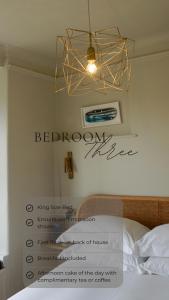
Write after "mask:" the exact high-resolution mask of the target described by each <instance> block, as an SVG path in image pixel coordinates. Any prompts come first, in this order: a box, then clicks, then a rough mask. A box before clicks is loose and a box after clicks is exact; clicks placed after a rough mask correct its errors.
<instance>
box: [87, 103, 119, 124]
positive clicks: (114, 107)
mask: <svg viewBox="0 0 169 300" xmlns="http://www.w3.org/2000/svg"><path fill="white" fill-rule="evenodd" d="M81 118H82V127H83V128H90V127H98V126H109V125H115V124H121V112H120V105H119V102H118V101H114V102H111V103H106V104H99V105H93V106H88V107H82V108H81Z"/></svg>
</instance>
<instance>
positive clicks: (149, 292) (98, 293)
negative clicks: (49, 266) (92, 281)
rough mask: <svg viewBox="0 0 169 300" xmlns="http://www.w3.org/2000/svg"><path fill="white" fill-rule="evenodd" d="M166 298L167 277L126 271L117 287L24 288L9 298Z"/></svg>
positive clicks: (73, 299)
mask: <svg viewBox="0 0 169 300" xmlns="http://www.w3.org/2000/svg"><path fill="white" fill-rule="evenodd" d="M57 299H58V300H61V299H62V300H86V299H88V300H109V299H110V300H111V299H113V300H168V299H169V279H168V278H167V277H162V276H156V275H139V274H133V273H126V274H125V275H124V281H123V284H122V285H121V286H120V287H118V288H99V289H94V288H26V289H24V290H22V291H21V292H19V293H18V294H16V295H14V296H12V297H11V298H10V300H57Z"/></svg>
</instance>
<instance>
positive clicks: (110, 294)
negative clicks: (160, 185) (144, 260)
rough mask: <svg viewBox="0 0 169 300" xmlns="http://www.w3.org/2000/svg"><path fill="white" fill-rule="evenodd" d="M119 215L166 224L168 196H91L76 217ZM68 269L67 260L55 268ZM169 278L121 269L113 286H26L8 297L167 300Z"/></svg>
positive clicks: (150, 224)
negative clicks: (118, 279)
mask: <svg viewBox="0 0 169 300" xmlns="http://www.w3.org/2000/svg"><path fill="white" fill-rule="evenodd" d="M97 215H98V216H100V215H109V216H117V217H118V216H121V217H124V218H128V219H130V220H134V221H137V222H139V223H141V224H143V225H144V226H147V227H148V228H150V229H153V228H156V226H159V225H162V224H168V223H169V198H168V197H149V196H119V195H118V196H117V195H92V196H89V197H88V198H87V199H85V201H84V202H83V203H82V204H81V206H80V207H79V209H78V211H77V218H79V219H85V218H88V217H91V216H97ZM62 268H69V262H68V261H66V262H65V263H63V264H62V265H60V266H58V267H57V268H56V270H62ZM168 295H169V277H167V276H160V275H152V274H146V275H142V274H139V273H136V272H124V277H123V283H122V284H121V285H120V286H119V287H116V288H64V287H61V288H50V287H49V288H41V287H37V288H30V287H27V288H25V289H24V290H22V291H20V292H19V293H17V294H16V295H14V296H12V297H11V298H9V299H10V300H35V299H36V300H37V299H41V300H54V299H63V300H68V299H74V300H76V299H81V300H83V299H87V298H88V299H97V300H102V299H114V300H129V299H130V300H143V299H144V300H152V299H153V300H158V299H161V300H167V299H169V296H168Z"/></svg>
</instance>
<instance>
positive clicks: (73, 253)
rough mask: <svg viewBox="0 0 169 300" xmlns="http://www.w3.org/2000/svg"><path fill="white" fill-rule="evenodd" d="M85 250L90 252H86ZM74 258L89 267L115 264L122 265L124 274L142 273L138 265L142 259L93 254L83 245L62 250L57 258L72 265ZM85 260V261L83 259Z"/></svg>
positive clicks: (122, 254) (89, 248)
mask: <svg viewBox="0 0 169 300" xmlns="http://www.w3.org/2000/svg"><path fill="white" fill-rule="evenodd" d="M86 248H88V250H90V251H86ZM76 257H78V259H79V257H80V258H82V263H84V264H85V266H86V265H89V266H93V265H94V266H95V267H96V266H97V267H98V266H102V267H110V266H114V265H115V264H117V265H118V266H121V268H122V263H123V271H125V272H136V273H139V274H142V273H144V271H143V268H142V269H141V268H140V263H143V262H144V261H145V260H144V258H141V260H140V259H138V258H137V257H135V256H134V255H130V254H126V253H122V252H114V253H113V252H112V253H110V252H107V253H106V252H104V253H103V252H102V251H100V252H95V249H94V248H93V247H91V246H87V247H84V246H83V245H81V246H78V245H73V246H70V247H68V248H66V249H64V250H63V251H62V252H61V253H60V254H59V255H58V258H59V259H61V260H63V261H64V260H68V261H71V260H72V262H73V263H74V261H76ZM84 258H85V259H84Z"/></svg>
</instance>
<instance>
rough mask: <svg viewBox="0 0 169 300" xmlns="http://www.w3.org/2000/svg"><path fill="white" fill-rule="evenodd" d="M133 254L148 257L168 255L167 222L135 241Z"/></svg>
mask: <svg viewBox="0 0 169 300" xmlns="http://www.w3.org/2000/svg"><path fill="white" fill-rule="evenodd" d="M134 254H135V255H137V256H142V257H148V256H158V257H169V224H165V225H160V226H157V227H155V228H154V229H152V230H151V231H149V232H148V233H146V234H145V235H144V236H143V237H142V238H141V239H140V240H139V241H137V242H136V243H135V249H134Z"/></svg>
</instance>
